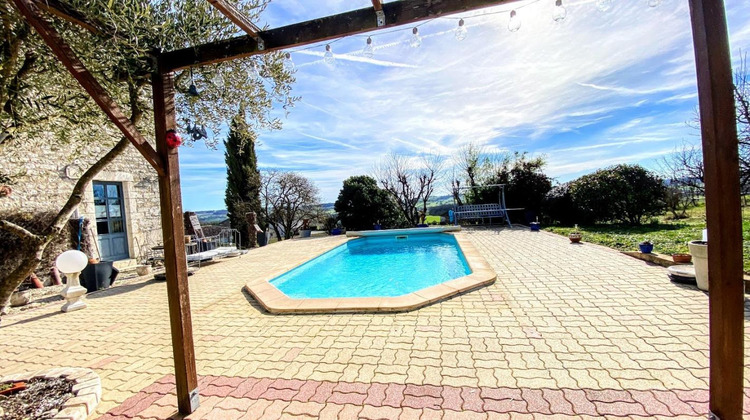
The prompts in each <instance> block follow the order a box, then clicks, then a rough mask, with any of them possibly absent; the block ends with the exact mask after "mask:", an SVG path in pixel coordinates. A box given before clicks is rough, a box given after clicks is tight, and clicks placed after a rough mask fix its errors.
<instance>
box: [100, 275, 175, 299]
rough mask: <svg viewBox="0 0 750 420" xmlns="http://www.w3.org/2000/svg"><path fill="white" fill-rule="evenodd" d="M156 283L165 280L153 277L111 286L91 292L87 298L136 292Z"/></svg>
mask: <svg viewBox="0 0 750 420" xmlns="http://www.w3.org/2000/svg"><path fill="white" fill-rule="evenodd" d="M156 283H164V282H162V281H159V280H154V279H151V280H147V281H144V282H140V283H132V284H125V285H122V286H117V285H115V286H114V287H110V288H109V289H105V290H98V291H96V292H91V293H89V294H87V295H86V299H99V298H103V297H107V296H116V295H120V294H123V293H129V292H134V291H136V290H138V289H141V288H143V287H146V286H150V285H152V284H156Z"/></svg>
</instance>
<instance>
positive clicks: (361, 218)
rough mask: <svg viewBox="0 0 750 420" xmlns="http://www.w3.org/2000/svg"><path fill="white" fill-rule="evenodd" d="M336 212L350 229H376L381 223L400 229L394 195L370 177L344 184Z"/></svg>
mask: <svg viewBox="0 0 750 420" xmlns="http://www.w3.org/2000/svg"><path fill="white" fill-rule="evenodd" d="M333 208H334V210H335V211H336V212H337V213H338V214H339V218H340V219H341V222H342V223H343V224H344V226H345V227H346V228H347V229H354V230H366V229H372V226H373V225H374V224H375V223H378V222H379V223H380V224H382V225H384V226H387V227H393V226H397V225H398V209H397V208H396V206H395V204H394V203H393V199H392V198H391V196H390V194H388V192H387V191H385V190H383V189H381V188H379V187H378V181H376V180H375V178H372V177H369V176H366V175H361V176H353V177H350V178H347V179H346V180H344V185H343V187H342V188H341V191H340V192H339V196H338V199H337V200H336V203H334V205H333Z"/></svg>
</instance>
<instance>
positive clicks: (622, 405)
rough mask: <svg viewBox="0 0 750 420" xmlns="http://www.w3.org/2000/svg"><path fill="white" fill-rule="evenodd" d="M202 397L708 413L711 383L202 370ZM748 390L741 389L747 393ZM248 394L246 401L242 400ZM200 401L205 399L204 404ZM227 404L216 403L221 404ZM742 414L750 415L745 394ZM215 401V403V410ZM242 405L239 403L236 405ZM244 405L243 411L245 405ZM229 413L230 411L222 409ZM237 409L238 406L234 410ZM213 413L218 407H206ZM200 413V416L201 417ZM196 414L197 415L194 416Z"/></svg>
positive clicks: (124, 412) (163, 392) (157, 388)
mask: <svg viewBox="0 0 750 420" xmlns="http://www.w3.org/2000/svg"><path fill="white" fill-rule="evenodd" d="M199 383H200V387H201V396H202V397H203V401H202V403H203V402H204V401H205V402H206V404H208V405H210V406H211V407H202V408H203V409H209V410H208V412H211V409H212V408H213V407H214V405H216V404H217V401H221V400H222V398H231V399H233V401H229V402H227V404H230V406H231V405H232V404H233V407H234V409H233V411H237V409H239V408H240V407H247V410H250V411H252V410H257V409H258V408H257V407H262V408H263V409H265V408H266V407H269V406H270V405H271V404H272V403H274V402H288V403H292V402H295V401H296V402H302V403H307V402H316V403H320V404H321V405H320V407H322V404H327V405H338V406H341V407H348V408H351V407H353V406H360V408H361V406H366V407H368V409H370V410H371V409H386V408H408V409H425V410H427V409H432V410H443V411H447V410H450V411H454V412H457V411H474V412H497V413H520V414H546V415H591V416H603V415H612V416H623V417H624V416H668V417H670V416H705V415H706V414H707V413H708V390H706V389H696V390H673V391H665V390H649V391H637V390H613V389H603V390H601V389H567V388H566V389H549V388H543V389H532V388H486V387H484V388H472V387H461V388H458V387H452V386H434V385H414V384H408V385H402V384H396V383H389V384H383V383H372V384H366V383H358V382H337V383H334V382H326V381H302V380H294V379H292V380H287V379H268V378H237V377H225V376H220V377H217V376H204V377H201V378H200V380H199ZM748 393H750V390H748V391H746V394H748ZM168 394H174V377H173V376H171V375H168V376H165V377H164V378H162V379H160V380H158V381H156V382H155V383H153V384H152V385H150V386H148V387H146V388H145V389H143V390H142V391H141V392H139V393H138V394H136V395H134V396H132V397H131V398H128V399H127V400H125V401H124V402H123V403H122V404H121V405H120V406H118V407H116V408H114V409H112V410H110V411H109V412H108V413H106V414H105V415H104V416H102V417H100V419H103V420H114V419H132V418H139V419H155V418H164V416H163V415H162V416H161V417H154V414H155V413H164V412H168V411H169V409H168V408H169V407H170V406H171V407H172V408H173V411H172V412H174V411H176V410H175V409H174V407H175V405H176V400H175V399H170V398H164V397H165V396H167V395H168ZM242 400H245V401H242ZM167 401H169V402H168V403H167V404H169V406H162V407H161V408H165V409H166V410H165V409H162V410H156V409H152V410H147V409H148V408H149V407H150V406H151V405H153V404H155V403H156V405H159V404H163V403H165V402H167ZM204 405H205V404H204ZM225 405H226V404H224V405H222V404H219V405H218V406H217V407H218V409H222V408H223V407H224V406H225ZM745 407H746V408H745V413H746V414H750V411H748V409H749V408H750V397H748V396H747V395H746V397H745ZM215 410H216V408H213V411H215ZM240 411H241V409H240ZM250 411H248V412H250ZM208 412H207V413H208ZM226 414H230V413H226ZM235 414H236V413H235ZM204 415H205V416H206V417H204V418H215V417H216V415H217V414H216V413H213V412H211V413H208V414H204ZM198 417H200V416H198ZM196 418H197V417H196Z"/></svg>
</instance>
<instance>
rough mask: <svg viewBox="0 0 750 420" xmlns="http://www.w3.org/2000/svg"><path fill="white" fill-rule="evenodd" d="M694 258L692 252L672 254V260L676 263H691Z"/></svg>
mask: <svg viewBox="0 0 750 420" xmlns="http://www.w3.org/2000/svg"><path fill="white" fill-rule="evenodd" d="M692 260H693V256H692V255H690V254H672V261H674V262H675V263H676V264H689V263H690V261H692Z"/></svg>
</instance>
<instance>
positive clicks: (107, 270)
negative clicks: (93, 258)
mask: <svg viewBox="0 0 750 420" xmlns="http://www.w3.org/2000/svg"><path fill="white" fill-rule="evenodd" d="M119 272H120V271H119V270H117V269H116V268H115V267H114V265H113V263H112V261H101V262H99V263H96V264H89V265H87V266H86V268H84V269H83V271H81V286H83V287H85V288H86V290H87V291H88V293H91V292H95V291H97V290H102V289H108V288H109V286H111V285H112V283H114V282H115V279H116V278H117V274H118V273H119Z"/></svg>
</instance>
